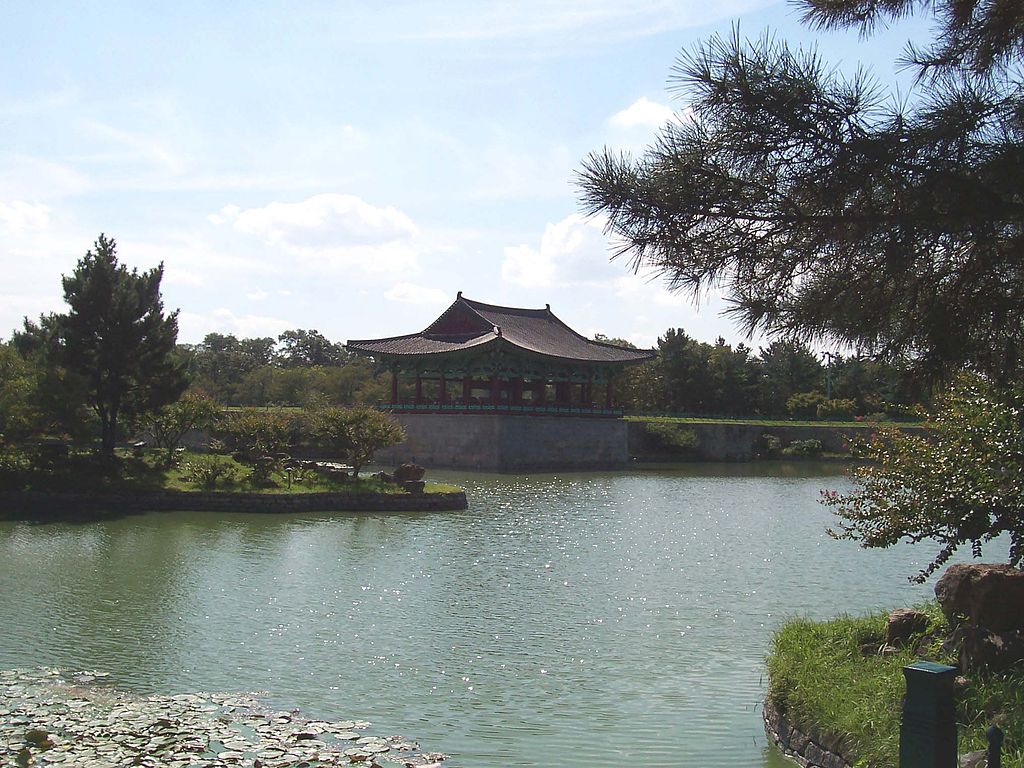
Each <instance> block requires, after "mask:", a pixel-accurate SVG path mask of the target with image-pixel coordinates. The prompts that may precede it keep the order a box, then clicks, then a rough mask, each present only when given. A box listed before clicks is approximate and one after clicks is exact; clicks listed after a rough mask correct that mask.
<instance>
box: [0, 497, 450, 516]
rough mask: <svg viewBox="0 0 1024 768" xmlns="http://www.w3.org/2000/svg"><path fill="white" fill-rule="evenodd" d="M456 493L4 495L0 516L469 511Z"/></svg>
mask: <svg viewBox="0 0 1024 768" xmlns="http://www.w3.org/2000/svg"><path fill="white" fill-rule="evenodd" d="M466 504H467V501H466V494H465V492H463V491H458V492H454V493H419V494H412V493H227V492H213V491H210V492H204V491H120V492H112V493H73V492H67V493H65V492H57V491H26V492H21V493H10V492H8V493H0V516H5V517H8V518H10V517H15V518H24V519H31V520H50V519H55V520H59V519H65V518H68V517H78V516H97V515H101V516H107V515H118V514H135V513H140V512H192V511H196V512H256V513H268V514H282V513H289V512H440V511H446V510H455V509H465V508H466Z"/></svg>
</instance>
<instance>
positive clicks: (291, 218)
mask: <svg viewBox="0 0 1024 768" xmlns="http://www.w3.org/2000/svg"><path fill="white" fill-rule="evenodd" d="M220 213H221V215H222V216H223V218H224V220H230V221H233V225H234V227H235V229H237V230H238V231H239V232H245V233H247V234H251V235H256V236H258V237H261V238H263V240H264V241H265V242H266V243H267V244H268V245H275V244H279V243H280V244H284V245H289V246H294V247H298V248H304V247H306V248H324V247H338V246H346V245H378V244H382V243H389V242H394V241H396V240H408V239H409V238H411V237H413V236H414V235H415V234H416V226H415V225H414V224H413V223H412V220H411V219H410V218H409V217H408V216H406V215H405V214H404V213H402V212H401V211H398V210H396V209H395V208H392V207H390V206H388V207H386V208H379V207H376V206H373V205H370V204H369V203H366V202H364V201H363V200H361V199H360V198H358V197H356V196H355V195H340V194H322V195H314V196H313V197H310V198H308V199H307V200H303V201H302V202H301V203H278V202H273V203H270V204H269V205H266V206H264V207H263V208H250V209H248V210H244V211H243V210H238V209H237V208H236V207H234V206H227V207H225V208H222V209H221V211H220Z"/></svg>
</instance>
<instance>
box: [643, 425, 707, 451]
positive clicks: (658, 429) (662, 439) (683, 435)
mask: <svg viewBox="0 0 1024 768" xmlns="http://www.w3.org/2000/svg"><path fill="white" fill-rule="evenodd" d="M644 433H645V434H646V435H647V437H648V438H649V439H650V441H651V442H652V443H654V445H656V446H657V447H658V448H661V449H662V450H665V451H668V452H669V453H692V452H694V451H695V450H697V433H696V432H694V431H693V430H692V429H686V428H685V427H682V426H680V425H679V424H671V423H669V422H664V421H646V422H644Z"/></svg>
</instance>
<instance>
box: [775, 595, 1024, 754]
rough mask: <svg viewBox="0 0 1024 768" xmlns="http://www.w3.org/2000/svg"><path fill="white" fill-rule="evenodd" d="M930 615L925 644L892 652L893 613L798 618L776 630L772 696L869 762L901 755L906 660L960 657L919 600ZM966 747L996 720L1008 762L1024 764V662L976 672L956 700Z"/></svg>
mask: <svg viewBox="0 0 1024 768" xmlns="http://www.w3.org/2000/svg"><path fill="white" fill-rule="evenodd" d="M919 609H921V610H924V611H925V612H926V613H928V614H929V616H930V617H931V626H930V627H929V629H928V630H927V631H926V632H925V633H924V634H923V635H922V637H921V642H920V644H919V647H918V648H917V649H916V650H915V649H913V648H905V649H902V650H899V651H897V652H896V653H893V654H889V655H880V654H879V653H877V649H878V648H880V647H881V646H882V644H883V643H884V638H885V629H886V619H887V616H888V614H887V613H878V614H875V615H871V616H865V617H860V618H851V617H841V618H838V619H833V620H832V621H827V622H814V621H808V620H803V619H794V620H791V621H789V622H787V623H786V624H784V625H783V626H782V627H781V628H780V629H779V631H778V632H777V633H776V635H775V638H774V641H773V644H772V650H771V654H770V655H769V657H768V659H767V665H768V674H769V679H770V682H769V690H768V696H769V698H770V699H771V701H772V703H773V704H774V705H775V707H776V708H777V709H778V710H779V712H781V713H782V714H783V716H784V717H786V719H787V720H788V721H789V722H790V723H793V724H794V725H798V726H799V725H803V726H804V730H805V731H807V730H814V731H816V732H818V733H821V734H828V737H827V738H828V740H829V741H831V742H832V743H835V742H836V741H841V742H842V744H843V745H844V748H843V751H844V752H845V753H846V754H847V755H848V756H850V757H854V758H856V759H858V760H860V761H861V762H860V763H858V765H862V766H864V768H882V767H883V766H886V767H888V766H892V767H895V766H896V765H897V764H898V762H899V728H900V707H901V705H902V697H903V695H904V692H905V684H904V678H903V667H904V666H906V665H907V664H910V663H911V662H913V661H915V660H917V659H919V658H922V657H924V658H928V659H930V660H932V661H939V662H942V663H946V664H953V665H955V664H956V660H955V658H954V657H952V656H951V655H950V654H948V653H944V652H942V651H941V650H940V646H941V644H942V641H943V639H944V638H945V637H946V636H947V635H948V632H949V627H948V626H947V625H946V623H945V620H944V618H943V617H942V614H941V612H940V611H939V609H938V606H937V605H936V604H934V603H929V604H926V605H925V606H919ZM957 713H958V715H957V719H958V724H959V741H960V754H965V753H966V752H970V751H973V750H977V749H984V747H985V730H986V729H987V728H988V726H989V725H991V724H992V723H993V722H995V723H997V724H998V725H999V726H1000V728H1002V729H1003V731H1004V733H1005V735H1006V741H1005V743H1004V746H1003V766H1004V767H1005V768H1024V667H1020V668H1018V670H1017V671H1016V672H1014V673H1010V674H1006V675H980V674H977V675H973V676H971V677H969V678H968V679H967V680H966V682H965V684H964V685H963V687H962V688H961V689H960V690H959V696H958V701H957Z"/></svg>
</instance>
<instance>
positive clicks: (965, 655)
mask: <svg viewBox="0 0 1024 768" xmlns="http://www.w3.org/2000/svg"><path fill="white" fill-rule="evenodd" d="M961 637H962V643H963V644H962V645H961V646H960V668H961V669H962V670H965V671H972V672H973V671H981V670H984V671H987V672H990V673H994V674H999V673H1002V672H1006V671H1008V670H1009V669H1010V668H1011V667H1013V666H1016V665H1018V664H1020V663H1021V662H1022V661H1024V630H1021V629H1018V630H1016V631H1014V632H993V631H992V630H990V629H986V628H985V627H975V626H966V627H963V631H962V633H961Z"/></svg>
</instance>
